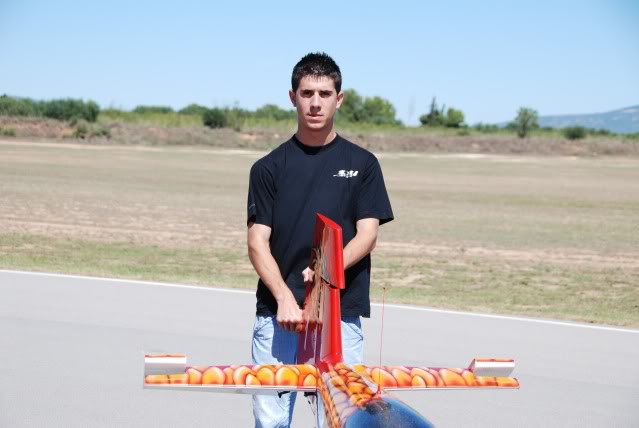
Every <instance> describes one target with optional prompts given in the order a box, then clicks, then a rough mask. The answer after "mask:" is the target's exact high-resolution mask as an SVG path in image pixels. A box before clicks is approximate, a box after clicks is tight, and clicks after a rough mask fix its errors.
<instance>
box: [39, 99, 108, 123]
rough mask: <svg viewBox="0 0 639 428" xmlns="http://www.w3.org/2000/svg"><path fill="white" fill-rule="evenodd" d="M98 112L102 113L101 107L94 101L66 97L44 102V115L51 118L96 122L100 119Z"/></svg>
mask: <svg viewBox="0 0 639 428" xmlns="http://www.w3.org/2000/svg"><path fill="white" fill-rule="evenodd" d="M98 114H100V107H99V106H98V105H97V104H96V103H95V102H93V101H87V102H84V101H82V100H77V99H72V98H65V99H59V100H51V101H43V102H42V115H43V116H44V117H48V118H50V119H57V120H73V119H76V120H78V119H84V120H86V121H87V122H95V121H96V120H97V119H98Z"/></svg>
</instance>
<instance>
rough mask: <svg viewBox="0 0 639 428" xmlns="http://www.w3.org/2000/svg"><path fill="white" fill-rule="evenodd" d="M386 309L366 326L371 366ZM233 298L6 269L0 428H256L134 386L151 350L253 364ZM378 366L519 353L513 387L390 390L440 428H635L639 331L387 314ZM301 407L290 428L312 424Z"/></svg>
mask: <svg viewBox="0 0 639 428" xmlns="http://www.w3.org/2000/svg"><path fill="white" fill-rule="evenodd" d="M380 312H381V308H380V307H379V306H375V307H374V309H373V315H372V318H371V319H370V320H365V321H364V325H363V328H364V332H365V335H366V347H365V359H366V362H367V363H369V364H378V363H379V344H380V318H381V317H380ZM253 314H254V296H253V295H252V294H250V293H246V292H241V291H228V290H226V291H225V290H215V289H206V288H198V287H181V286H162V285H159V284H151V283H146V284H145V283H134V282H127V281H115V280H103V279H89V278H81V277H65V276H56V275H46V274H42V275H40V274H27V273H17V272H10V271H0V385H1V387H0V427H65V428H68V427H187V426H188V427H250V426H252V425H253V419H252V410H251V397H250V396H244V395H235V394H228V395H227V394H214V393H197V392H176V391H153V390H144V389H142V371H143V356H144V354H145V353H165V352H166V353H171V352H172V353H184V354H187V355H189V361H190V362H194V363H200V364H242V363H249V362H250V335H251V328H252V323H253ZM384 323H385V325H384V341H383V357H382V363H383V364H389V365H390V364H404V365H430V366H440V367H441V366H451V367H460V366H465V365H467V364H468V363H469V362H470V360H471V359H472V358H473V357H475V356H484V357H487V356H493V357H513V358H515V360H516V364H517V367H516V369H515V376H516V377H517V378H518V379H519V380H520V382H521V385H522V387H521V389H520V390H515V391H509V390H505V391H497V390H484V391H419V392H403V393H400V394H397V395H398V396H399V397H400V398H402V399H403V400H404V401H405V402H406V403H408V404H409V405H411V406H413V407H414V408H416V409H417V410H419V411H420V412H421V413H422V414H424V415H425V416H426V417H427V418H428V419H430V420H431V421H432V422H433V423H434V424H435V425H436V426H438V427H440V428H441V427H462V426H473V427H513V426H516V427H518V428H523V427H539V426H549V427H583V426H589V427H639V364H638V363H637V362H638V361H639V330H631V329H615V328H598V327H593V326H589V325H581V324H571V323H561V322H559V323H553V322H545V321H538V320H527V319H515V318H510V317H485V316H477V315H472V314H464V313H451V312H446V311H436V310H428V309H425V310H418V309H411V308H405V307H404V308H402V307H395V306H389V305H387V306H386V309H385V322H384ZM312 420H313V419H312V417H311V412H310V410H309V408H308V405H307V404H306V403H305V400H304V398H303V397H298V401H297V406H296V410H295V421H294V424H293V426H295V427H311V426H313V424H312Z"/></svg>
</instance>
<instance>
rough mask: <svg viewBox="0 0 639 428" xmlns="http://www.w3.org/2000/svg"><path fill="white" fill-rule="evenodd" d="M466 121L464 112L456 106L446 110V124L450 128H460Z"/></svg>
mask: <svg viewBox="0 0 639 428" xmlns="http://www.w3.org/2000/svg"><path fill="white" fill-rule="evenodd" d="M463 123H464V112H463V111H461V110H457V109H454V108H449V109H448V111H447V112H446V126H447V127H449V128H459V127H460V126H461V125H462V124H463Z"/></svg>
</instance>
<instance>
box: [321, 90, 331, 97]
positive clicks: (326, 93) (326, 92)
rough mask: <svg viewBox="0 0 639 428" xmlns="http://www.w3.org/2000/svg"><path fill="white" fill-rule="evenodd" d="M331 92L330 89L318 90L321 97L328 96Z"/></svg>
mask: <svg viewBox="0 0 639 428" xmlns="http://www.w3.org/2000/svg"><path fill="white" fill-rule="evenodd" d="M332 94H333V93H332V92H331V91H320V97H322V98H328V97H330V96H331V95H332Z"/></svg>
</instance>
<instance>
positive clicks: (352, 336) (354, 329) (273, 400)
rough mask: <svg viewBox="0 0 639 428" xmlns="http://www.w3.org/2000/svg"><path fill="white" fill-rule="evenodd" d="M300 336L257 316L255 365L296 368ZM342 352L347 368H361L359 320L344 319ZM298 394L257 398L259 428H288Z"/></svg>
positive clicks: (270, 318) (256, 422)
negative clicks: (277, 365) (291, 366)
mask: <svg viewBox="0 0 639 428" xmlns="http://www.w3.org/2000/svg"><path fill="white" fill-rule="evenodd" d="M297 342H298V334H297V333H292V332H289V331H285V330H282V328H281V327H280V326H279V324H278V323H277V321H276V320H275V317H272V316H270V317H265V316H259V315H258V316H257V317H255V324H254V325H253V350H252V355H253V364H295V358H296V356H297ZM342 352H343V355H344V362H345V363H346V364H349V365H352V364H362V363H363V359H364V356H363V352H364V335H363V334H362V324H361V322H360V319H359V317H342ZM296 395H297V394H296V393H288V394H283V395H282V396H281V397H278V396H277V395H254V396H253V415H254V416H255V427H256V428H288V427H290V426H291V419H292V418H293V407H294V406H295V398H296Z"/></svg>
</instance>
